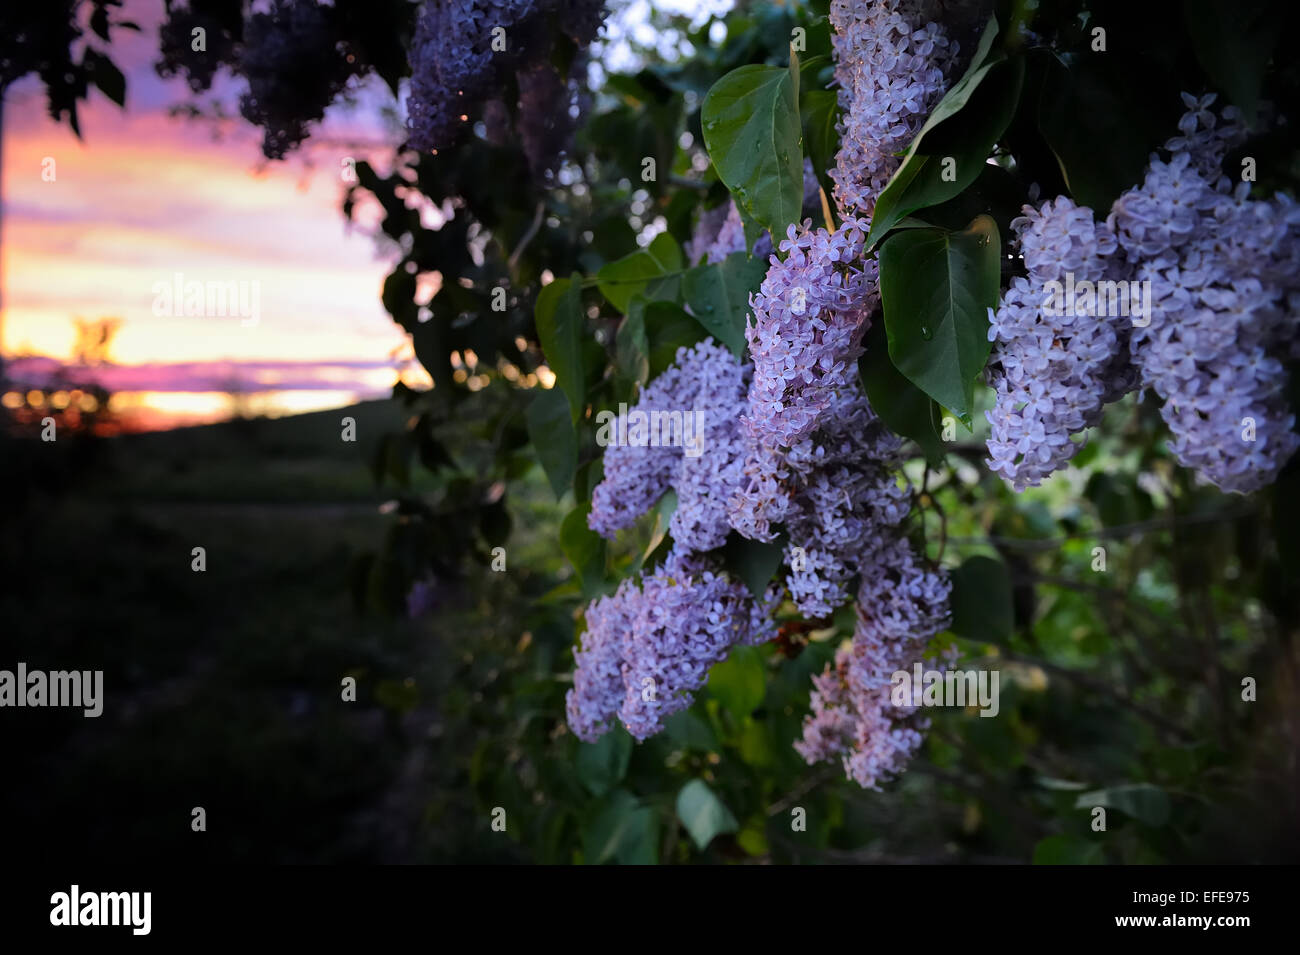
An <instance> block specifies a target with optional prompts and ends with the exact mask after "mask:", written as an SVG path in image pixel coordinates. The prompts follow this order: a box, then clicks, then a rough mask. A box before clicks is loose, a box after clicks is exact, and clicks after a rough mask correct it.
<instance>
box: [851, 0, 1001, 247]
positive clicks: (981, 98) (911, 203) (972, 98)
mask: <svg viewBox="0 0 1300 955" xmlns="http://www.w3.org/2000/svg"><path fill="white" fill-rule="evenodd" d="M996 34H997V20H996V18H993V17H990V19H989V23H988V25H987V26H986V27H985V31H984V36H983V38H982V39H981V41H980V49H979V50H977V51H976V55H975V59H974V60H972V62H971V66H970V67H969V69H968V70H967V71H966V74H965V75H964V76H962V78H961V79H960V80H958V81H957V83H955V84H954V85H953V87H952V88H951V89H949V90H948V92H947V94H945V95H944V97H943V99H941V100H940V101H939V103H938V104H937V105H936V106H935V108H934V110H933V111H932V112H931V113H930V116H929V118H928V119H927V120H926V122H925V125H924V126H922V127H921V129H920V131H919V132H918V133H917V134H916V138H915V139H913V140H912V144H911V145H910V146H909V147H908V150H907V153H906V155H904V157H903V162H902V164H901V165H900V166H899V167H898V171H897V172H895V173H894V176H893V178H892V179H890V181H889V184H888V185H887V186H885V188H884V190H883V191H882V192H881V193H880V196H879V198H878V199H877V200H876V208H875V211H874V212H873V214H872V219H871V232H870V233H869V234H868V236H867V246H868V247H871V246H874V245H875V244H876V243H878V242H880V240H881V239H882V238H884V236H885V235H886V234H887V233H888V232H889V230H890V229H892V228H894V226H895V225H896V224H897V223H898V221H899V220H900V219H902V218H903V217H904V216H908V215H910V214H911V213H913V212H915V211H916V210H918V209H924V208H927V207H928V206H933V205H938V204H939V203H941V202H945V201H947V200H948V199H951V198H952V197H953V196H955V195H957V194H958V193H960V192H962V191H963V190H964V189H965V188H966V187H967V186H969V185H970V184H971V183H972V182H974V181H975V180H976V179H977V178H979V175H980V173H981V172H982V171H983V167H984V165H985V161H986V160H987V159H988V156H989V153H990V152H991V151H992V149H993V146H994V144H995V143H997V141H998V139H999V138H1000V137H1001V136H1002V134H1003V133H1004V132H1005V131H1006V128H1007V126H1009V125H1010V124H1011V120H1012V117H1014V116H1015V112H1016V105H1017V104H1018V103H1019V102H1020V90H1021V87H1022V86H1023V84H1024V78H1025V64H1024V61H1023V60H1022V59H1021V58H1020V57H1015V58H1013V59H1010V60H1007V59H1004V58H1003V57H1002V55H1001V54H995V55H992V56H989V55H988V53H989V49H990V47H991V45H992V42H993V37H994V36H995V35H996ZM945 159H952V160H953V162H952V163H945V162H944V160H945Z"/></svg>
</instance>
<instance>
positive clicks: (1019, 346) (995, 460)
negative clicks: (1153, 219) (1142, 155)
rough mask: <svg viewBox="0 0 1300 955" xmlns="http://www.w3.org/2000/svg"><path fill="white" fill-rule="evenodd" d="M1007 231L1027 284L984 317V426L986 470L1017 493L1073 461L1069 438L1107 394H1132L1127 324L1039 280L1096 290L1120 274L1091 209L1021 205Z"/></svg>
mask: <svg viewBox="0 0 1300 955" xmlns="http://www.w3.org/2000/svg"><path fill="white" fill-rule="evenodd" d="M1011 226H1012V228H1013V229H1014V230H1015V231H1016V234H1017V236H1018V237H1019V239H1020V248H1021V251H1022V253H1023V255H1024V260H1025V268H1026V270H1027V272H1028V277H1027V278H1016V279H1014V280H1013V281H1012V283H1011V286H1010V288H1008V289H1007V292H1006V294H1005V295H1004V296H1003V298H1002V303H1001V305H999V307H998V309H997V311H996V313H993V314H991V317H990V323H989V340H990V341H992V342H993V343H994V347H993V354H992V356H991V358H990V361H989V366H988V380H989V384H990V385H992V386H993V389H994V392H995V394H996V398H995V402H996V403H995V405H994V407H993V408H992V410H990V411H987V412H985V417H987V418H988V421H989V424H990V425H992V428H993V430H992V434H991V435H990V437H989V440H988V448H989V467H990V469H991V470H993V471H995V472H997V473H1000V474H1001V475H1002V476H1003V477H1004V478H1006V480H1008V481H1010V482H1011V484H1012V486H1014V487H1015V489H1016V490H1017V491H1022V490H1024V489H1025V488H1026V487H1029V486H1033V485H1037V484H1039V483H1041V482H1042V480H1043V479H1044V478H1046V477H1048V476H1049V475H1051V474H1052V472H1053V471H1055V470H1056V469H1057V468H1060V467H1062V466H1064V465H1065V463H1066V462H1067V461H1069V460H1070V459H1071V458H1072V457H1074V455H1075V453H1076V452H1077V451H1078V450H1079V448H1080V447H1082V445H1081V444H1077V443H1075V442H1074V441H1073V440H1071V438H1072V436H1073V435H1075V434H1077V433H1079V432H1080V431H1082V430H1083V429H1084V428H1087V427H1091V426H1092V425H1094V424H1096V423H1097V421H1098V420H1099V419H1100V416H1101V412H1102V406H1103V403H1104V402H1105V401H1106V400H1109V398H1108V396H1113V395H1116V394H1121V395H1122V394H1124V393H1125V392H1127V391H1128V390H1129V389H1130V388H1131V387H1132V374H1131V371H1130V368H1129V364H1128V360H1127V355H1128V330H1127V329H1128V326H1129V324H1130V322H1129V319H1128V318H1122V317H1121V316H1119V315H1118V314H1116V315H1112V316H1109V317H1107V316H1099V315H1098V309H1097V308H1096V307H1095V305H1096V301H1095V296H1094V298H1093V301H1092V304H1090V305H1089V304H1085V303H1084V302H1082V301H1080V302H1076V301H1065V300H1064V296H1062V295H1059V294H1055V295H1054V294H1050V293H1049V291H1048V287H1047V286H1048V283H1057V285H1056V288H1057V289H1058V290H1059V289H1064V288H1065V287H1066V286H1067V284H1068V286H1069V287H1070V288H1074V287H1075V282H1076V281H1078V282H1084V281H1086V282H1090V283H1093V284H1094V286H1095V284H1096V283H1097V282H1100V281H1102V280H1104V279H1112V280H1119V279H1122V278H1123V277H1124V276H1125V275H1126V274H1127V271H1126V266H1125V263H1124V261H1123V258H1122V256H1116V255H1115V254H1114V253H1115V251H1116V248H1117V244H1116V241H1115V235H1114V233H1113V232H1112V231H1111V229H1110V227H1109V226H1107V225H1099V224H1097V223H1096V222H1094V221H1093V215H1092V210H1091V209H1089V208H1087V207H1086V206H1076V205H1075V204H1074V203H1073V202H1071V201H1070V200H1069V199H1067V198H1066V197H1064V196H1061V197H1059V198H1057V199H1055V200H1053V201H1051V202H1046V203H1044V204H1043V205H1042V207H1041V208H1039V209H1034V208H1033V207H1031V206H1025V207H1024V215H1022V216H1021V217H1020V218H1018V219H1015V220H1013V221H1012V223H1011ZM1076 306H1078V307H1076ZM1125 311H1127V309H1125Z"/></svg>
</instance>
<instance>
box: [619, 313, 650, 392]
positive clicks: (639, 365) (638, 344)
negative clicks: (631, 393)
mask: <svg viewBox="0 0 1300 955" xmlns="http://www.w3.org/2000/svg"><path fill="white" fill-rule="evenodd" d="M614 356H615V361H616V362H617V363H618V368H619V370H620V371H621V372H623V374H625V375H627V377H628V378H630V379H632V380H633V381H635V382H636V383H637V384H639V385H644V384H645V383H646V381H647V379H649V377H650V340H649V338H647V337H646V331H645V299H643V298H641V297H640V296H639V295H638V296H636V297H635V298H633V299H632V301H631V302H629V303H628V307H627V315H626V316H624V318H623V321H621V322H620V323H619V326H618V332H617V333H616V334H615V335H614Z"/></svg>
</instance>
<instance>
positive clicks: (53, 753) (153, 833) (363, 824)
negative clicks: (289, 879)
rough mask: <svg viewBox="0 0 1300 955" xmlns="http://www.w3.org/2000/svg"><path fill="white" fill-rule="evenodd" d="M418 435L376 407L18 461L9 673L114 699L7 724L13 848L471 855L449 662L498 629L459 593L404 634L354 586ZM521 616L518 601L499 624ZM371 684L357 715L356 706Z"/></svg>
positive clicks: (7, 814)
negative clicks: (474, 638)
mask: <svg viewBox="0 0 1300 955" xmlns="http://www.w3.org/2000/svg"><path fill="white" fill-rule="evenodd" d="M344 415H349V416H352V417H354V418H355V419H356V423H357V441H356V442H355V443H346V442H344V441H342V440H341V431H342V429H341V419H342V417H343V416H344ZM401 416H402V411H401V408H400V406H398V405H397V404H395V403H393V402H389V401H375V402H367V403H364V404H361V405H357V406H355V407H353V408H349V409H345V410H340V411H332V412H321V413H315V414H308V415H300V416H295V417H290V418H282V419H277V420H261V419H259V420H250V421H235V422H230V423H226V424H220V425H212V426H207V427H198V428H188V429H182V430H177V431H172V432H164V433H156V434H146V435H134V436H127V437H122V438H115V439H110V440H107V441H100V442H96V444H95V446H94V447H93V449H88V448H86V447H72V446H70V445H72V444H73V443H74V442H71V441H67V440H65V441H64V442H62V444H61V445H59V446H57V447H56V446H55V445H42V444H41V443H40V442H25V443H22V444H14V443H12V442H11V443H9V444H7V445H6V446H5V448H4V451H3V454H4V458H2V459H0V471H3V472H4V475H5V479H6V481H7V485H8V486H7V490H9V491H10V492H11V493H10V494H9V498H10V499H11V500H15V499H17V500H19V501H20V505H19V508H18V510H17V511H15V510H13V509H11V510H10V512H9V513H8V515H7V517H6V519H5V522H4V523H5V526H4V528H3V532H2V533H0V573H2V575H3V581H4V583H3V585H0V632H2V633H3V641H2V645H3V650H4V652H3V655H2V656H0V668H9V669H12V668H13V667H14V666H15V665H16V663H17V662H18V661H20V660H21V661H24V662H25V663H26V664H27V666H28V668H29V670H30V669H81V670H94V669H102V670H103V671H104V680H105V697H106V702H105V706H104V715H103V716H102V717H100V718H98V719H87V718H84V717H83V716H82V715H81V713H80V711H79V710H78V711H67V710H51V709H21V710H10V711H8V712H7V713H5V714H4V716H5V719H4V724H3V732H2V733H0V746H3V749H4V751H5V755H6V757H7V759H6V770H7V772H6V777H7V779H6V785H5V786H4V787H3V791H4V795H3V796H2V797H0V803H2V804H4V809H5V811H4V813H3V817H2V818H3V819H4V820H5V824H6V827H7V828H9V829H10V831H9V832H7V833H6V834H5V842H6V845H8V846H10V847H11V848H17V847H18V846H19V845H23V844H25V843H30V845H31V846H32V847H33V849H36V848H39V851H41V852H50V851H68V852H69V853H70V856H69V857H72V858H89V859H101V860H103V861H127V860H130V859H140V860H147V859H167V858H181V859H193V860H195V861H201V860H211V861H268V862H288V861H295V862H337V861H379V860H384V861H417V860H421V859H427V858H440V857H446V856H448V855H453V856H454V855H456V854H457V853H461V852H468V851H469V850H468V849H467V848H465V843H466V839H467V838H470V836H467V834H466V827H465V824H464V820H463V819H462V818H460V817H459V816H458V814H463V813H464V812H466V811H468V810H467V809H466V808H465V807H464V806H462V804H461V802H460V801H459V800H458V799H457V798H456V797H455V787H456V785H457V783H456V781H455V778H454V774H455V772H456V769H455V765H454V764H455V760H454V759H453V758H452V757H450V756H448V757H447V758H446V759H445V760H440V759H438V758H436V756H435V754H436V752H437V748H436V747H431V746H430V745H429V741H430V739H431V738H432V739H435V740H436V738H437V736H438V725H437V723H438V721H437V701H438V697H439V694H440V693H442V692H443V691H444V689H445V688H444V687H443V686H442V685H441V684H442V683H443V682H444V681H445V677H443V676H441V674H444V673H445V672H446V667H445V666H444V665H443V664H444V662H445V655H446V654H447V653H448V652H453V651H452V650H451V649H449V648H451V647H453V646H454V645H455V643H456V642H457V641H459V640H464V639H466V638H467V636H468V635H469V634H471V633H472V632H473V630H474V628H475V627H476V626H478V627H480V628H481V627H482V626H483V623H482V620H483V618H484V615H483V614H481V613H478V614H475V613H473V612H471V611H470V609H467V601H468V600H470V599H471V598H469V597H468V596H467V595H465V594H463V593H458V592H456V591H454V590H453V591H451V592H449V593H448V594H447V595H446V599H445V602H444V605H443V606H442V607H440V609H439V610H438V612H436V613H435V614H433V615H432V616H430V617H426V618H424V619H422V620H419V621H409V620H396V621H385V620H381V619H378V618H375V617H373V616H363V615H360V614H358V613H357V612H356V611H355V610H354V608H353V604H352V599H351V596H350V592H349V587H348V568H349V565H350V562H351V561H352V560H353V558H354V557H355V556H356V555H357V554H359V553H360V552H362V551H364V550H366V549H367V548H373V547H374V546H375V545H376V543H377V542H378V539H379V537H380V535H381V533H382V528H383V526H384V521H385V518H383V517H382V516H381V515H380V513H379V506H380V504H381V503H382V502H383V501H384V500H385V499H386V497H387V496H388V495H387V493H386V491H385V490H384V489H381V488H378V487H376V485H375V482H374V479H373V477H372V475H371V472H370V468H369V463H368V462H369V458H370V453H371V451H372V449H373V448H374V446H375V443H376V441H377V440H378V437H379V435H380V433H381V432H383V431H385V430H395V429H397V428H398V427H400V424H401V420H402V417H401ZM92 452H93V453H92ZM417 480H418V478H417ZM512 544H513V542H512ZM199 546H201V547H203V548H205V551H206V563H207V569H206V571H205V572H202V573H198V572H195V571H193V570H192V569H191V561H192V557H191V553H192V549H193V548H194V547H199ZM510 613H511V605H510V603H509V601H508V599H507V598H505V597H499V598H498V599H497V600H495V601H494V614H493V619H494V620H495V621H497V622H498V623H500V621H502V620H509V615H510ZM475 621H479V622H478V623H476V622H475ZM349 675H351V676H354V677H356V678H357V680H358V701H357V702H356V703H348V702H344V701H343V700H342V699H341V696H342V694H341V690H340V686H341V681H342V679H343V678H344V677H345V676H349ZM435 793H441V796H440V797H438V798H434V794H435ZM449 793H450V795H449ZM430 804H432V805H433V806H434V809H432V810H430V809H428V808H427V807H428V806H429V805H430ZM200 806H201V807H203V808H204V809H205V810H206V813H207V831H206V832H205V833H196V832H193V831H192V830H191V818H192V817H191V813H192V810H193V809H194V808H195V807H200ZM439 807H440V808H439Z"/></svg>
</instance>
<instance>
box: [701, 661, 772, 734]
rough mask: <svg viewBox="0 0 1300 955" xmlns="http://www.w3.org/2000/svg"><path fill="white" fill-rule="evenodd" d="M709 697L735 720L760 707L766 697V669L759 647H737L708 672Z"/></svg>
mask: <svg viewBox="0 0 1300 955" xmlns="http://www.w3.org/2000/svg"><path fill="white" fill-rule="evenodd" d="M708 687H709V695H710V696H712V697H713V698H714V699H715V700H717V701H718V702H719V703H721V704H722V707H723V709H725V710H727V711H728V712H729V713H731V715H732V716H734V717H736V719H738V720H739V719H744V718H745V717H747V716H748V715H749V714H750V713H752V712H754V710H755V709H757V708H758V705H759V704H760V703H762V702H763V697H764V696H765V695H766V694H767V670H766V668H765V667H764V666H763V655H762V654H761V653H759V652H758V649H757V648H756V647H736V649H734V650H732V651H731V656H729V657H727V659H725V660H723V661H722V662H721V663H717V664H714V666H713V669H711V670H710V671H709V683H708Z"/></svg>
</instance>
